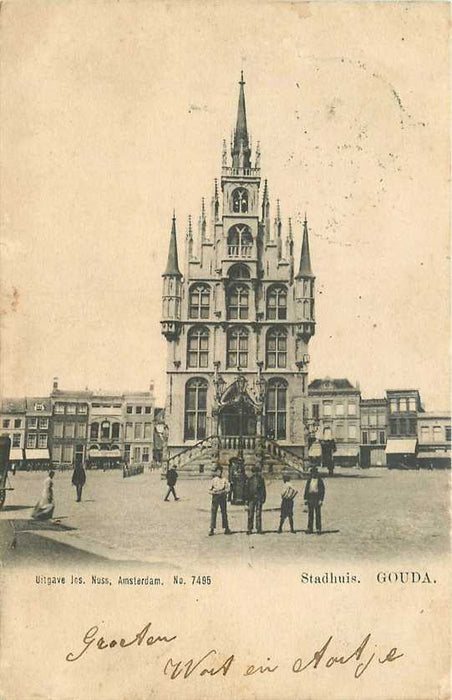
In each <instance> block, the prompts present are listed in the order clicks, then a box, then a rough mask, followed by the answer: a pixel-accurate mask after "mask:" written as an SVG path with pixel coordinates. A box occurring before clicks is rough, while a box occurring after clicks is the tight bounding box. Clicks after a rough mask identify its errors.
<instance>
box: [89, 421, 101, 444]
mask: <svg viewBox="0 0 452 700" xmlns="http://www.w3.org/2000/svg"><path fill="white" fill-rule="evenodd" d="M90 436H91V440H97V439H98V437H99V423H91V429H90Z"/></svg>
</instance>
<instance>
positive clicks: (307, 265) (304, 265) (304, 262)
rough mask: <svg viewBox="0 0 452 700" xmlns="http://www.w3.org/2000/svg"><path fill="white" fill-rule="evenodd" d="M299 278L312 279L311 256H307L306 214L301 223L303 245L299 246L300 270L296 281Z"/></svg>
mask: <svg viewBox="0 0 452 700" xmlns="http://www.w3.org/2000/svg"><path fill="white" fill-rule="evenodd" d="M301 277H314V275H313V274H312V268H311V256H310V254H309V236H308V221H307V219H306V214H305V217H304V222H303V243H302V246H301V255H300V269H299V270H298V275H297V279H300V278H301Z"/></svg>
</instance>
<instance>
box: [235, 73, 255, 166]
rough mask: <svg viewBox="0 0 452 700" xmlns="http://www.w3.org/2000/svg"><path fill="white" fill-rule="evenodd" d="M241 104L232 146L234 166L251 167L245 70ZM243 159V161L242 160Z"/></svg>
mask: <svg viewBox="0 0 452 700" xmlns="http://www.w3.org/2000/svg"><path fill="white" fill-rule="evenodd" d="M239 85H240V92H239V105H238V109H237V123H236V127H235V131H234V142H233V146H232V167H233V168H240V167H242V168H250V167H251V161H250V156H251V148H250V144H249V138H248V129H247V125H246V107H245V90H244V85H245V81H244V80H243V70H242V72H241V75H240V80H239ZM240 161H242V162H240Z"/></svg>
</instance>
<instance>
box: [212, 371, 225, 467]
mask: <svg viewBox="0 0 452 700" xmlns="http://www.w3.org/2000/svg"><path fill="white" fill-rule="evenodd" d="M219 369H220V362H219V361H218V360H217V361H216V362H214V370H215V373H214V377H213V386H214V389H215V392H214V400H213V407H212V418H213V420H214V430H213V436H214V437H213V450H212V458H213V462H214V464H215V466H216V467H218V466H219V464H220V402H221V398H222V396H223V394H224V391H225V388H226V382H225V380H224V379H223V377H222V376H221V374H220V372H219Z"/></svg>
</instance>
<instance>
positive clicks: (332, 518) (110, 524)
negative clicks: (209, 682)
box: [0, 469, 449, 569]
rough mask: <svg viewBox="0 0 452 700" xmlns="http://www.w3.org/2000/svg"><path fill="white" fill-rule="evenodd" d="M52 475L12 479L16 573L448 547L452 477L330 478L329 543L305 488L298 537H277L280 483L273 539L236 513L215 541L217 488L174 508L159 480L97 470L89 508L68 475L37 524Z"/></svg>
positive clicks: (413, 556)
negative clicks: (88, 564) (85, 565)
mask: <svg viewBox="0 0 452 700" xmlns="http://www.w3.org/2000/svg"><path fill="white" fill-rule="evenodd" d="M44 476H45V475H44V474H43V473H24V472H19V473H17V474H16V475H15V476H11V477H10V482H11V484H12V485H13V486H14V489H15V490H14V491H8V495H7V502H6V504H5V506H4V508H3V510H2V511H1V512H0V524H1V525H2V530H1V532H2V533H3V538H2V539H3V557H4V560H5V563H6V564H7V565H8V564H11V565H12V564H14V563H16V564H21V565H23V564H26V563H27V561H29V560H36V561H39V562H42V563H44V562H46V563H59V562H60V560H61V559H62V558H63V559H64V561H67V562H70V561H72V560H74V561H80V560H84V559H97V560H98V561H103V562H107V561H123V562H124V561H127V562H137V563H138V562H145V563H153V564H155V565H162V566H168V567H172V568H174V569H180V568H183V567H184V566H185V565H187V564H198V565H199V564H201V563H202V565H203V567H204V568H207V569H208V568H209V567H212V566H215V565H218V564H225V563H229V562H230V563H233V562H240V563H242V564H247V565H250V566H253V565H254V564H256V563H260V564H264V563H267V564H273V563H281V564H283V563H292V564H295V563H297V562H300V564H301V563H302V562H309V561H312V562H314V563H315V562H328V561H340V560H344V561H355V562H357V561H372V560H374V561H377V560H387V559H391V558H396V557H397V558H398V559H399V560H400V559H402V560H406V561H407V562H408V561H417V560H420V559H422V557H424V556H427V555H428V556H429V557H430V556H434V555H437V554H441V553H444V552H445V551H447V547H448V532H449V512H448V510H449V473H448V472H438V471H437V472H433V471H405V472H400V471H388V470H386V469H371V470H367V471H359V470H349V471H346V470H341V471H338V473H337V475H335V476H334V477H333V478H326V479H325V484H326V498H325V503H324V507H323V529H324V531H323V534H322V535H321V536H320V537H317V536H315V535H313V536H308V535H307V534H306V532H305V529H306V522H307V514H306V513H305V512H304V503H303V489H304V484H305V482H304V481H302V480H300V481H295V482H294V485H295V486H296V487H298V490H299V493H298V496H297V498H296V500H295V508H294V521H295V528H296V530H297V534H296V535H295V536H294V535H291V534H290V533H289V532H288V531H286V532H284V533H283V534H281V535H278V534H277V532H276V530H277V527H278V524H279V505H280V495H279V493H280V482H279V481H268V482H267V502H266V504H265V506H264V512H263V527H264V533H265V534H264V535H262V536H259V535H257V534H253V535H251V536H247V535H246V512H245V508H244V507H243V506H229V507H228V513H229V522H230V527H231V529H232V531H233V533H234V534H233V535H232V536H230V537H226V536H224V535H223V533H222V530H221V528H220V529H217V531H216V534H215V536H214V537H209V536H208V531H209V523H210V501H211V497H210V495H209V493H208V489H209V483H210V482H209V481H208V480H203V481H197V480H193V481H184V480H180V481H179V482H178V484H177V493H178V496H179V497H180V500H179V501H177V502H174V501H172V500H171V501H169V502H167V503H166V502H164V501H163V497H164V494H165V490H166V483H165V481H162V480H161V479H160V474H159V473H158V472H153V473H145V474H143V475H139V476H135V477H131V478H128V479H123V478H122V475H121V473H120V472H119V471H112V472H100V471H89V472H88V473H87V484H86V486H85V489H84V492H83V500H82V502H81V503H77V502H76V501H75V489H74V487H73V486H72V484H71V473H70V472H59V473H57V474H56V476H55V480H54V481H55V489H54V491H55V502H56V508H55V513H54V522H53V523H52V524H49V523H36V522H35V521H33V520H31V510H32V507H33V505H34V503H35V502H36V501H37V499H38V497H39V495H40V492H41V487H42V481H43V479H44ZM8 521H9V524H8ZM55 521H59V522H56V523H55ZM220 522H221V520H220V519H219V521H218V524H220ZM286 527H288V526H287V523H286ZM14 536H15V538H16V541H15V547H14V548H12V549H11V548H9V545H10V544H11V540H12V538H13V537H14Z"/></svg>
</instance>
